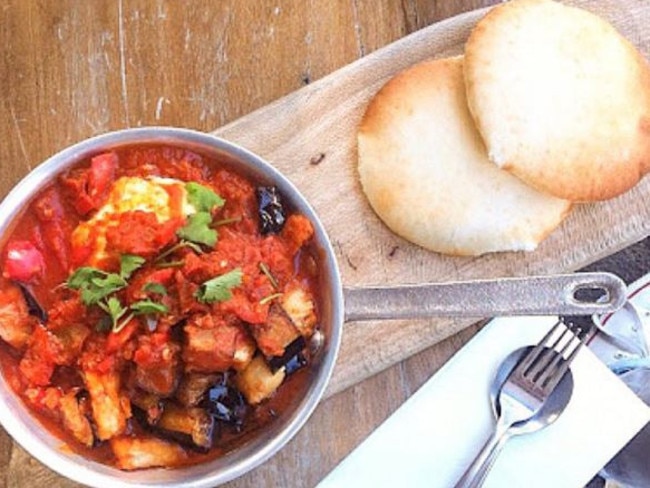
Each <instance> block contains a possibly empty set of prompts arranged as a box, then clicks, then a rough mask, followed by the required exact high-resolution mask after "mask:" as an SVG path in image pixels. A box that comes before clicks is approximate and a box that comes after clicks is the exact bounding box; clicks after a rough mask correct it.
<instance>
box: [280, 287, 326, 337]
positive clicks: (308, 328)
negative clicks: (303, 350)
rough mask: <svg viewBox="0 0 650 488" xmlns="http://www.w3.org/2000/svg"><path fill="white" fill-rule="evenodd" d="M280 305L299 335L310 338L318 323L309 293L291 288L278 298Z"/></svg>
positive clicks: (312, 299)
mask: <svg viewBox="0 0 650 488" xmlns="http://www.w3.org/2000/svg"><path fill="white" fill-rule="evenodd" d="M280 305H282V308H283V309H284V311H285V312H286V313H287V315H288V316H289V317H290V318H291V321H292V322H293V324H294V325H295V326H296V328H297V329H298V330H299V331H300V333H301V334H302V335H303V336H304V337H311V335H312V334H313V333H314V330H315V329H316V324H317V322H318V319H317V318H316V311H315V309H314V298H313V297H312V296H311V293H310V292H308V291H307V290H305V289H303V288H301V287H295V288H291V289H289V290H286V291H285V292H284V294H283V295H282V297H281V298H280Z"/></svg>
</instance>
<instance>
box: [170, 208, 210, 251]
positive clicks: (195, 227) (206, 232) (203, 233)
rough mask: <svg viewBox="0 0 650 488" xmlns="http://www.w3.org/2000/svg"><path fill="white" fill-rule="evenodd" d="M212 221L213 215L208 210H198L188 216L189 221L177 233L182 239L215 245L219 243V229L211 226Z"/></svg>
mask: <svg viewBox="0 0 650 488" xmlns="http://www.w3.org/2000/svg"><path fill="white" fill-rule="evenodd" d="M211 222H212V216H211V215H210V214H209V213H208V212H197V213H195V214H192V215H190V216H189V217H188V218H187V223H186V224H185V225H184V226H183V227H182V228H180V229H179V230H178V231H177V232H176V235H178V237H180V238H181V239H185V240H188V241H192V242H197V243H199V244H205V245H206V246H210V247H213V246H214V245H215V244H216V243H217V231H216V230H214V229H211V228H210V223H211Z"/></svg>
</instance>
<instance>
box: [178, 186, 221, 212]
mask: <svg viewBox="0 0 650 488" xmlns="http://www.w3.org/2000/svg"><path fill="white" fill-rule="evenodd" d="M185 191H187V201H188V202H189V203H190V204H191V205H192V206H193V207H194V208H195V209H196V211H197V212H208V213H210V212H212V209H213V208H214V207H222V206H223V204H224V203H225V201H224V199H223V198H221V197H220V196H219V195H217V194H216V193H215V192H214V191H212V190H211V189H210V188H208V187H207V186H203V185H201V184H199V183H196V182H194V181H190V182H189V183H185Z"/></svg>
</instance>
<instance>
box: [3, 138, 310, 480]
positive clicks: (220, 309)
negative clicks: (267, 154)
mask: <svg viewBox="0 0 650 488" xmlns="http://www.w3.org/2000/svg"><path fill="white" fill-rule="evenodd" d="M313 233H314V230H313V227H312V224H311V223H310V221H309V220H308V219H307V218H306V217H305V216H303V215H301V214H299V213H296V212H293V211H292V209H291V208H289V207H288V206H287V205H286V203H285V202H283V198H282V195H281V194H280V192H279V191H278V189H277V188H276V187H274V186H258V185H256V182H255V181H251V179H250V178H249V177H247V176H245V175H244V174H239V173H237V172H234V171H233V170H232V169H231V168H228V167H226V166H225V165H223V164H220V163H219V161H213V160H209V159H208V158H206V157H204V156H201V155H200V154H198V153H194V152H191V151H188V150H185V149H179V148H174V147H163V146H133V147H126V148H122V149H119V150H116V151H110V152H105V153H101V154H97V155H95V156H94V157H91V158H89V159H88V160H85V161H83V162H82V163H80V164H78V165H76V166H74V167H73V168H72V169H70V170H68V171H67V172H66V173H65V174H62V175H59V176H57V177H56V178H55V179H53V181H52V182H51V183H50V184H49V185H48V186H47V187H46V188H44V189H43V190H42V191H40V192H39V193H38V195H37V196H36V197H35V198H34V199H32V200H31V202H30V203H29V206H28V208H27V209H26V211H24V212H23V213H22V214H21V215H20V216H19V217H18V220H17V221H16V222H14V224H13V225H12V227H11V233H10V235H9V236H8V237H7V238H6V239H5V240H4V246H3V249H2V277H1V278H0V339H1V340H0V366H1V368H2V374H3V376H4V377H5V379H6V380H7V382H8V383H9V384H10V386H11V388H12V389H13V390H14V391H15V392H16V394H17V395H19V396H20V398H21V399H22V401H23V402H24V403H25V404H26V405H27V406H28V407H29V409H30V411H32V412H33V415H34V416H35V417H36V418H38V420H39V421H40V423H41V425H42V426H43V428H45V429H48V430H49V431H51V432H53V433H54V434H55V435H56V436H57V437H59V438H60V439H61V440H62V441H63V442H64V443H65V445H67V446H69V447H70V449H72V450H73V451H75V452H78V453H81V454H83V455H85V456H87V457H89V458H90V459H93V460H95V461H98V462H101V463H105V464H107V465H110V466H114V467H118V468H120V469H124V470H135V469H143V468H151V467H179V466H184V465H189V464H195V463H198V462H201V461H203V460H206V459H212V458H214V457H217V456H221V455H223V453H225V452H228V451H229V450H232V449H234V448H236V447H237V446H238V445H240V444H241V443H243V442H245V441H246V439H247V438H249V437H250V436H251V435H254V433H255V432H256V431H257V430H259V429H260V428H263V427H264V426H266V425H267V424H269V423H271V422H273V420H274V418H276V417H277V416H279V415H282V412H283V408H285V407H286V405H287V404H288V403H289V402H290V401H291V397H292V395H295V394H296V392H297V391H300V389H301V385H303V386H304V384H305V382H306V381H307V380H308V374H309V371H308V368H307V366H308V365H309V363H310V361H311V360H312V357H311V355H312V353H313V351H311V349H310V347H309V344H310V341H309V339H310V338H312V336H313V335H314V334H315V333H317V330H318V327H319V306H318V290H317V282H318V273H319V263H318V254H317V252H316V250H315V249H314V248H313V243H312V237H313Z"/></svg>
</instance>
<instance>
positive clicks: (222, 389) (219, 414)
mask: <svg viewBox="0 0 650 488" xmlns="http://www.w3.org/2000/svg"><path fill="white" fill-rule="evenodd" d="M201 405H203V406H205V407H206V409H207V411H208V412H209V413H210V414H211V415H212V416H213V417H214V418H215V419H217V420H219V421H221V422H225V423H227V424H231V425H234V426H236V427H241V425H242V424H243V422H244V417H245V416H246V411H247V407H246V402H245V401H244V397H243V396H242V394H241V393H240V392H239V391H238V390H237V389H236V388H233V387H232V386H230V385H228V384H227V382H226V379H225V378H224V379H223V381H222V382H220V383H218V384H216V385H214V386H213V387H212V388H210V389H209V390H208V392H207V396H206V398H205V400H204V401H203V402H202V404H201Z"/></svg>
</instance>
